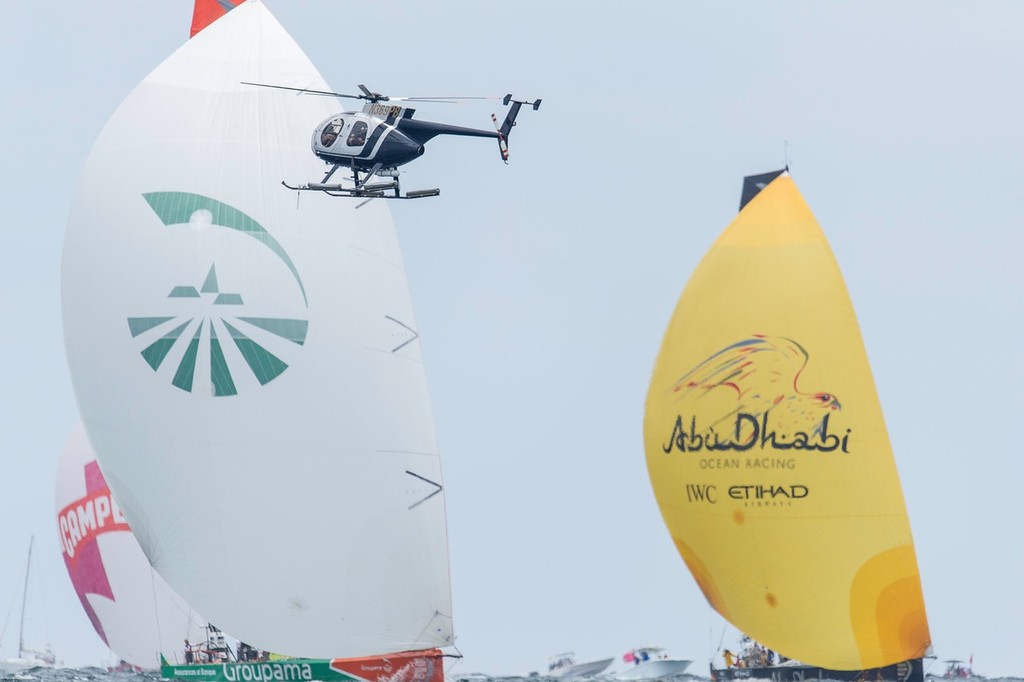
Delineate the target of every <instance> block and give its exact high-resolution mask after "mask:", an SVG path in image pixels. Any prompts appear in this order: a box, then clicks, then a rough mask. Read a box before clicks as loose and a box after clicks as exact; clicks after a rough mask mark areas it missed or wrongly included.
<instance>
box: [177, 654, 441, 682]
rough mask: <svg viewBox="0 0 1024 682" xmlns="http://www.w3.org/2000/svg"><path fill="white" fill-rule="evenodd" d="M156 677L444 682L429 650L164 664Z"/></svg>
mask: <svg viewBox="0 0 1024 682" xmlns="http://www.w3.org/2000/svg"><path fill="white" fill-rule="evenodd" d="M160 676H161V677H162V678H163V679H165V680H203V682H256V681H260V682H270V681H272V680H285V681H290V680H294V681H297V682H298V681H305V680H317V681H318V682H334V681H345V680H348V681H351V682H444V667H443V663H442V654H441V651H440V650H438V649H433V650H426V651H408V652H402V653H397V654H390V655H387V656H370V657H366V658H321V659H313V658H287V659H280V660H271V661H252V662H244V663H239V662H234V661H225V662H222V663H199V664H192V665H169V664H167V663H166V662H164V664H163V665H162V666H161V667H160Z"/></svg>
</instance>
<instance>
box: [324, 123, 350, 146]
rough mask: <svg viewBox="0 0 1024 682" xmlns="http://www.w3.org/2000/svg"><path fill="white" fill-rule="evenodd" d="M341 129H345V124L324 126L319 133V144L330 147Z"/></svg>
mask: <svg viewBox="0 0 1024 682" xmlns="http://www.w3.org/2000/svg"><path fill="white" fill-rule="evenodd" d="M343 127H345V124H344V123H342V122H339V123H328V124H327V125H325V126H324V129H323V132H321V133H320V144H322V145H323V146H325V147H330V146H331V145H332V144H334V141H335V140H337V139H338V134H339V133H341V129H342V128H343Z"/></svg>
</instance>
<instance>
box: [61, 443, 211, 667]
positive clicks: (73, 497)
mask: <svg viewBox="0 0 1024 682" xmlns="http://www.w3.org/2000/svg"><path fill="white" fill-rule="evenodd" d="M55 502H56V508H57V533H58V535H59V538H60V544H61V548H62V550H63V556H64V565H65V566H67V569H68V576H69V577H70V579H71V583H72V585H73V586H74V588H75V593H76V594H77V595H78V598H79V599H80V600H81V602H82V607H83V608H84V609H85V612H86V615H87V616H88V617H89V620H90V622H92V625H93V627H94V628H95V629H96V634H97V635H99V637H100V639H102V640H103V642H104V643H105V644H106V645H107V646H108V647H110V650H111V651H112V652H114V655H116V656H117V657H118V658H120V659H123V660H125V661H128V662H129V663H131V664H132V665H137V666H139V667H141V668H147V669H150V670H156V669H158V668H159V667H160V655H161V654H163V655H164V657H166V658H167V660H168V661H172V662H178V663H183V662H184V661H183V660H182V657H181V653H182V652H183V651H184V640H186V639H187V640H189V641H190V642H193V643H198V642H199V641H201V640H202V638H203V637H204V636H205V633H206V621H205V620H203V618H202V616H200V615H198V614H197V613H195V612H193V611H192V609H191V608H190V607H189V605H188V604H187V603H185V600H183V599H182V598H181V597H179V596H178V595H177V594H176V593H175V592H174V590H172V589H171V588H170V586H169V585H168V584H167V583H166V582H165V581H164V580H163V578H161V577H160V576H159V575H157V574H156V573H154V572H153V570H152V569H151V567H150V565H149V561H148V560H147V559H146V555H145V554H143V553H142V548H141V547H139V543H138V542H137V541H136V540H135V536H134V535H132V532H131V530H130V529H129V528H128V527H127V524H126V522H125V520H124V517H123V515H122V514H121V512H120V509H119V508H118V506H117V503H116V502H115V501H114V500H113V497H112V495H111V494H110V489H109V488H108V487H107V484H106V481H105V480H104V478H103V474H102V472H101V471H100V468H99V464H98V463H97V462H96V455H95V454H94V453H93V451H92V446H91V445H90V444H89V439H88V437H87V436H86V435H85V429H84V428H82V425H81V424H78V425H77V426H76V427H75V429H74V431H72V433H71V436H70V437H69V438H68V442H67V445H65V447H64V451H63V452H62V453H61V457H60V462H59V464H58V465H57V485H56V494H55Z"/></svg>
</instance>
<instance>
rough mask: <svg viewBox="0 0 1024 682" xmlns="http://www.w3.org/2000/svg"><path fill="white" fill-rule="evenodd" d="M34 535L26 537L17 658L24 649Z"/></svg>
mask: <svg viewBox="0 0 1024 682" xmlns="http://www.w3.org/2000/svg"><path fill="white" fill-rule="evenodd" d="M35 541H36V536H35V535H31V536H29V539H28V562H27V563H26V564H25V589H24V590H23V591H22V593H21V626H20V627H19V628H18V658H21V657H22V652H23V651H24V650H25V604H26V603H27V602H28V572H29V570H31V568H32V543H33V542H35Z"/></svg>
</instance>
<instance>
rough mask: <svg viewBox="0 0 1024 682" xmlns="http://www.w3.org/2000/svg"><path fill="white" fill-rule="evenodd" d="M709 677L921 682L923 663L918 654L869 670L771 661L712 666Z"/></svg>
mask: <svg viewBox="0 0 1024 682" xmlns="http://www.w3.org/2000/svg"><path fill="white" fill-rule="evenodd" d="M711 679H712V680H713V682H728V681H730V680H771V682H805V681H807V680H837V681H838V682H882V681H884V682H924V666H923V665H922V661H921V659H920V658H915V659H911V660H909V661H902V662H900V663H895V664H893V665H887V666H884V667H882V668H871V669H869V670H828V669H827V668H819V667H817V666H813V665H772V666H761V667H752V668H715V667H714V666H712V667H711Z"/></svg>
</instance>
